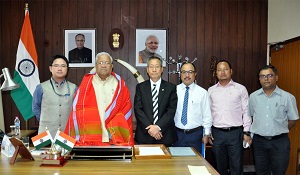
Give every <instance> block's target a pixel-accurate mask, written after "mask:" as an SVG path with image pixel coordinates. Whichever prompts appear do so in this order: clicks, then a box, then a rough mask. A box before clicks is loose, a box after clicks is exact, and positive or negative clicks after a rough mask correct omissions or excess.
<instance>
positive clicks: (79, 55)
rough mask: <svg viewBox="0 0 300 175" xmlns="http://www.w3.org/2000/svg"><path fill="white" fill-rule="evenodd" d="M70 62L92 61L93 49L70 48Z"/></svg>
mask: <svg viewBox="0 0 300 175" xmlns="http://www.w3.org/2000/svg"><path fill="white" fill-rule="evenodd" d="M69 63H92V50H91V49H89V48H86V47H83V48H82V49H78V48H75V49H73V50H70V51H69Z"/></svg>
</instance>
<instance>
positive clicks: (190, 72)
mask: <svg viewBox="0 0 300 175" xmlns="http://www.w3.org/2000/svg"><path fill="white" fill-rule="evenodd" d="M195 72H196V71H193V70H189V71H185V70H183V71H181V74H185V75H186V74H191V75H193V74H194V73H195Z"/></svg>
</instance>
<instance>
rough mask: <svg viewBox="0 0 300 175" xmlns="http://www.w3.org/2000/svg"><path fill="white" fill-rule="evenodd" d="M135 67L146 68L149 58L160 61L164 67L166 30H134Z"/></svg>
mask: <svg viewBox="0 0 300 175" xmlns="http://www.w3.org/2000/svg"><path fill="white" fill-rule="evenodd" d="M135 43H136V59H135V61H136V66H137V67H146V66H147V61H148V59H149V58H150V57H151V56H156V57H159V58H161V59H162V63H163V66H164V67H166V61H165V60H166V58H167V30H166V29H136V42H135Z"/></svg>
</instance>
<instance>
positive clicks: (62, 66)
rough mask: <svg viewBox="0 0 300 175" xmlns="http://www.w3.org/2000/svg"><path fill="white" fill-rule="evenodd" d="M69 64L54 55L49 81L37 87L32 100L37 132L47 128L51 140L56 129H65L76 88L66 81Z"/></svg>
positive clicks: (50, 66) (59, 56) (64, 59)
mask: <svg viewBox="0 0 300 175" xmlns="http://www.w3.org/2000/svg"><path fill="white" fill-rule="evenodd" d="M68 67H69V62H68V60H67V58H66V57H65V56H63V55H55V56H53V58H52V59H51V61H50V65H49V70H50V72H51V73H52V77H51V78H50V80H47V81H45V82H43V83H41V84H39V85H37V87H36V89H35V91H34V93H33V99H32V111H33V113H34V114H35V116H36V119H37V120H38V121H39V131H38V133H39V134H40V133H42V132H44V131H45V130H46V127H47V128H48V130H49V132H50V134H51V136H52V138H54V136H55V134H56V132H57V129H58V128H60V129H61V130H62V131H63V130H64V129H65V127H66V123H67V121H68V117H69V114H70V111H71V106H72V102H73V97H74V93H75V91H76V89H77V86H76V85H75V84H73V83H71V82H69V81H68V80H67V79H66V76H67V74H68Z"/></svg>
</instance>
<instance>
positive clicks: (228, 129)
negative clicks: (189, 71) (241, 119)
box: [212, 126, 243, 132]
mask: <svg viewBox="0 0 300 175" xmlns="http://www.w3.org/2000/svg"><path fill="white" fill-rule="evenodd" d="M212 127H213V128H215V129H217V130H219V131H224V132H229V131H233V130H236V129H240V128H242V127H243V126H232V127H226V128H217V127H214V126H212Z"/></svg>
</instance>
